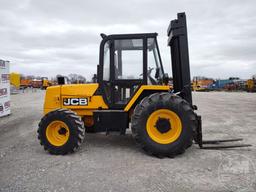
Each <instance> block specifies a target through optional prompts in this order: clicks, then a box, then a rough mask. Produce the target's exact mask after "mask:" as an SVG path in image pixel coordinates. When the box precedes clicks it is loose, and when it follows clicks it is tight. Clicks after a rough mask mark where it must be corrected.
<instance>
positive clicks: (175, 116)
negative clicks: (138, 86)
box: [131, 93, 196, 157]
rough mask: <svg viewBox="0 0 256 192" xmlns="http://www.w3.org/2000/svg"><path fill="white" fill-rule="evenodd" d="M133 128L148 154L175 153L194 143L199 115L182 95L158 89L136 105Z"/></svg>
mask: <svg viewBox="0 0 256 192" xmlns="http://www.w3.org/2000/svg"><path fill="white" fill-rule="evenodd" d="M152 119H153V120H152ZM154 119H155V121H154ZM152 122H153V123H152ZM154 122H156V123H154ZM168 122H169V123H168ZM131 128H132V133H133V136H134V138H135V140H136V142H137V143H138V144H139V146H140V147H141V148H142V149H143V150H144V151H146V152H147V153H148V154H150V155H154V156H157V157H174V156H176V155H178V154H182V153H184V152H185V149H187V148H188V147H190V146H191V145H192V140H193V131H194V130H195V128H196V116H195V113H194V112H193V109H192V108H191V106H190V105H189V103H188V102H186V101H185V100H184V99H182V98H181V97H179V96H177V95H174V94H170V93H155V94H152V95H150V96H149V97H145V98H144V99H143V100H142V101H141V102H140V103H139V104H138V105H137V106H136V107H135V109H134V113H133V115H132V119H131Z"/></svg>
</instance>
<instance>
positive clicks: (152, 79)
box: [147, 38, 163, 84]
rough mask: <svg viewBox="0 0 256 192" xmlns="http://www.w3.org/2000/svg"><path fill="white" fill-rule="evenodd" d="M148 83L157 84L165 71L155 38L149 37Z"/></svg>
mask: <svg viewBox="0 0 256 192" xmlns="http://www.w3.org/2000/svg"><path fill="white" fill-rule="evenodd" d="M147 51H148V69H147V70H148V72H147V73H148V83H149V84H157V82H159V81H158V79H160V78H162V76H163V71H162V67H161V63H160V58H159V53H158V50H157V45H156V41H155V39H154V38H149V39H148V50H147Z"/></svg>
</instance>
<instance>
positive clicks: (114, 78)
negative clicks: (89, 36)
mask: <svg viewBox="0 0 256 192" xmlns="http://www.w3.org/2000/svg"><path fill="white" fill-rule="evenodd" d="M101 36H102V38H103V39H102V42H101V45H100V61H99V63H100V64H99V65H98V78H97V80H98V83H99V84H100V90H101V91H102V95H103V97H104V100H105V102H107V103H108V105H110V106H111V107H113V108H120V109H123V108H124V107H125V105H126V104H127V103H128V101H129V100H130V99H131V98H132V96H133V94H134V93H135V92H136V90H138V88H139V87H140V86H141V85H162V84H163V80H164V70H163V66H162V61H161V57H160V52H159V47H158V44H157V38H156V37H157V33H143V34H122V35H108V36H107V35H104V34H101Z"/></svg>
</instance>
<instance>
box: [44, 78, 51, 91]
mask: <svg viewBox="0 0 256 192" xmlns="http://www.w3.org/2000/svg"><path fill="white" fill-rule="evenodd" d="M41 79H42V89H47V87H49V86H51V84H52V83H51V82H50V81H49V80H48V78H47V77H42V78H41Z"/></svg>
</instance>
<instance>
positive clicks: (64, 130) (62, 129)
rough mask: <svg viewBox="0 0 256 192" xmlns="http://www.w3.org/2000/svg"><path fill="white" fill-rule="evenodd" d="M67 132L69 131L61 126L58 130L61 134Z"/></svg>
mask: <svg viewBox="0 0 256 192" xmlns="http://www.w3.org/2000/svg"><path fill="white" fill-rule="evenodd" d="M67 132H68V131H67V130H66V129H65V128H64V127H61V128H60V129H59V130H58V133H59V134H60V135H66V133H67Z"/></svg>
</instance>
